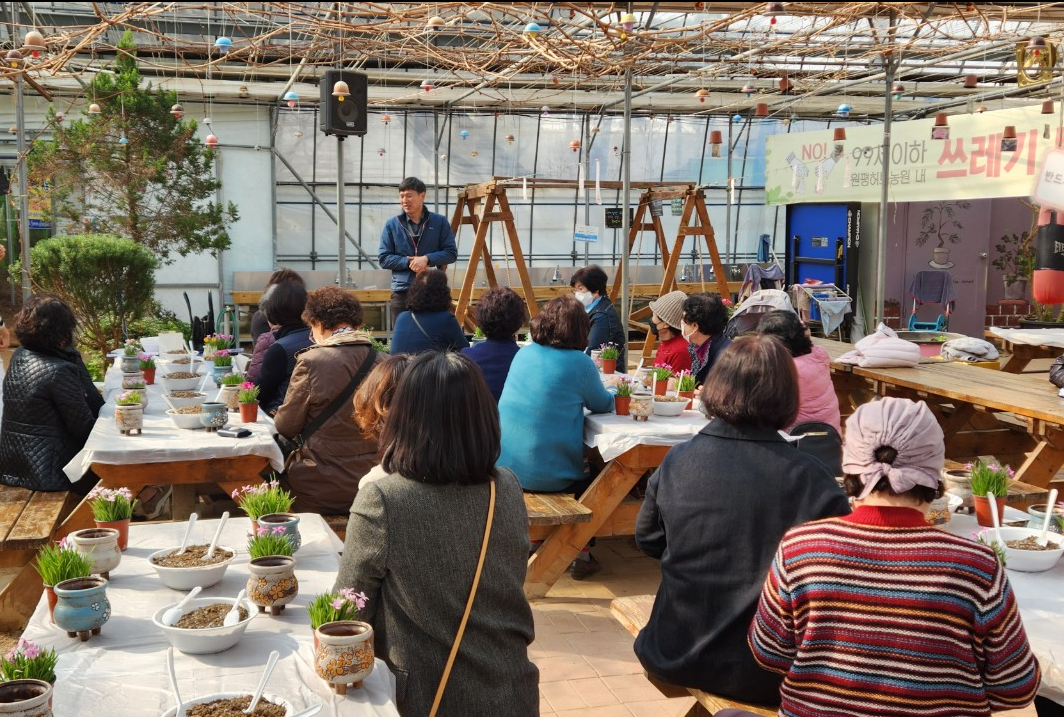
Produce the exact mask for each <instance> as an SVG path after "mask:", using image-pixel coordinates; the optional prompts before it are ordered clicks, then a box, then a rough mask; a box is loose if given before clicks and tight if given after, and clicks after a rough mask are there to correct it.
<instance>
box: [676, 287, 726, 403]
mask: <svg viewBox="0 0 1064 717" xmlns="http://www.w3.org/2000/svg"><path fill="white" fill-rule="evenodd" d="M727 325H728V310H727V309H726V308H725V306H724V303H723V302H722V301H721V300H720V295H719V294H691V295H690V296H688V297H687V299H686V300H685V301H684V302H683V318H682V322H681V323H680V335H681V336H683V337H684V338H685V339H687V340H688V341H689V342H690V345H689V346H688V347H687V352H688V353H689V354H690V356H691V372H692V373H693V374H694V375H695V383H697V384H699V385H701V384H704V383H706V381H707V379H708V377H709V372H710V370H711V369H712V368H713V364H714V363H716V361H717V358H718V357H719V356H720V355H721V353H723V352H724V349H726V348H728V346H729V345H731V339H729V338H728V337H727V336H725V335H724V327H725V326H727Z"/></svg>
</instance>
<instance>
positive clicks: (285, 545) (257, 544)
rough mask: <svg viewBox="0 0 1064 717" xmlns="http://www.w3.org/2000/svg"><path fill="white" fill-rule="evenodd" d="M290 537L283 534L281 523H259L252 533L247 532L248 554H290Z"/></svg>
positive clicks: (260, 556) (255, 556) (257, 555)
mask: <svg viewBox="0 0 1064 717" xmlns="http://www.w3.org/2000/svg"><path fill="white" fill-rule="evenodd" d="M293 552H294V551H293V550H292V539H291V538H289V537H288V536H287V535H286V534H285V530H284V526H283V525H276V526H274V527H272V528H271V527H270V526H268V525H260V526H258V527H257V528H256V530H255V532H254V533H249V534H248V555H250V556H251V557H252V559H254V558H265V557H267V556H269V555H291V554H292V553H293Z"/></svg>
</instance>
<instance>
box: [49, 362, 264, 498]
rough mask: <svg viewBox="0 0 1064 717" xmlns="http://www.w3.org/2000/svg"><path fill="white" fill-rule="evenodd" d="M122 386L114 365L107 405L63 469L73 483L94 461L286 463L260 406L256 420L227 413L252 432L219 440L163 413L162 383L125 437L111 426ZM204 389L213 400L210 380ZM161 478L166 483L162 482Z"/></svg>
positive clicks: (233, 422) (151, 389) (106, 387)
mask: <svg viewBox="0 0 1064 717" xmlns="http://www.w3.org/2000/svg"><path fill="white" fill-rule="evenodd" d="M121 385H122V374H121V372H120V371H117V370H116V369H114V368H112V370H110V371H108V372H107V375H106V377H105V380H104V396H105V397H106V399H107V403H106V404H104V407H103V408H102V409H100V417H99V418H97V419H96V425H95V426H93V428H92V433H91V434H89V440H88V441H86V443H85V447H84V448H82V449H81V451H79V452H78V454H77V455H75V456H74V457H73V458H72V459H71V461H70V462H69V463H67V464H66V466H65V467H64V468H63V471H64V472H65V473H66V475H67V477H68V478H70V480H71V482H73V481H76V480H78V479H79V478H81V477H82V476H83V475H85V472H86V471H87V470H88V469H89V467H90V466H91V465H92V464H93V463H109V464H115V465H133V464H139V463H165V462H167V461H198V460H208V459H211V458H232V457H235V456H247V455H253V456H263V457H264V458H268V459H269V460H270V465H271V466H273V469H274V470H276V471H280V470H281V469H282V468H283V467H284V456H283V455H282V453H281V449H280V448H279V447H278V446H277V443H276V442H275V441H274V440H273V436H274V434H275V433H277V430H276V429H275V428H274V425H273V420H272V419H271V418H270V417H269V416H267V415H266V413H265V412H264V411H262V410H261V409H260V410H259V417H258V420H257V421H256V422H255V423H243V422H241V420H240V415H239V414H237V413H230V414H229V417H230V418H229V423H230V425H231V426H243V427H245V428H248V429H250V430H251V435H250V436H248V437H247V438H223V437H222V436H218V435H216V434H214V433H207V431H206V430H204V429H198V430H188V429H183V428H178V427H177V426H175V425H174V422H173V421H172V420H170V417H169V416H167V415H166V411H167V409H168V408H169V406H168V405H167V404H166V401H165V399H163V396H162V386H161V385H160V384H159V383H155V384H153V385H151V386H148V407H147V408H146V409H145V410H144V431H143V433H141V434H139V435H133V436H124V435H122V434H121V433H119V432H118V427H117V426H116V425H115V419H114V415H115V405H114V396H115V394H116V393H118V390H119V389H120V387H121ZM206 386H207V388H205V389H204V392H205V393H206V394H207V399H208V400H211V401H213V400H214V399H215V397H216V396H217V395H218V389H217V388H216V387H215V385H214V382H213V381H211V380H210V379H209V378H208V379H207V380H206ZM164 482H165V481H164Z"/></svg>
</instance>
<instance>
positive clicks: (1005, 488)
mask: <svg viewBox="0 0 1064 717" xmlns="http://www.w3.org/2000/svg"><path fill="white" fill-rule="evenodd" d="M964 467H965V468H966V469H968V470H970V471H971V475H972V495H978V496H985V495H986V494H987V493H993V494H994V497H995V498H1004V497H1006V496H1007V495H1008V493H1009V481H1010V480H1011V479H1012V477H1013V476H1014V475H1016V471H1014V470H1012V468H1009V467H1008V466H1003V465H1001V464H999V463H998V462H997V461H994V460H991V461H983V460H982V459H979V460H977V461H975V462H974V463H969V464H967V465H965V466H964Z"/></svg>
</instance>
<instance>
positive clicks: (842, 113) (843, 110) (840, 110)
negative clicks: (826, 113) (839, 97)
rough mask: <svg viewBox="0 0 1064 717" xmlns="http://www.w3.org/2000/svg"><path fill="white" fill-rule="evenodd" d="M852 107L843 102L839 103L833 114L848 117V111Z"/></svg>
mask: <svg viewBox="0 0 1064 717" xmlns="http://www.w3.org/2000/svg"><path fill="white" fill-rule="evenodd" d="M852 109H853V108H852V107H850V106H849V105H848V104H846V103H845V102H843V103H842V104H841V105H839V108H838V109H837V110H835V114H837V115H838V116H839V117H849V116H850V111H851V110H852Z"/></svg>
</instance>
